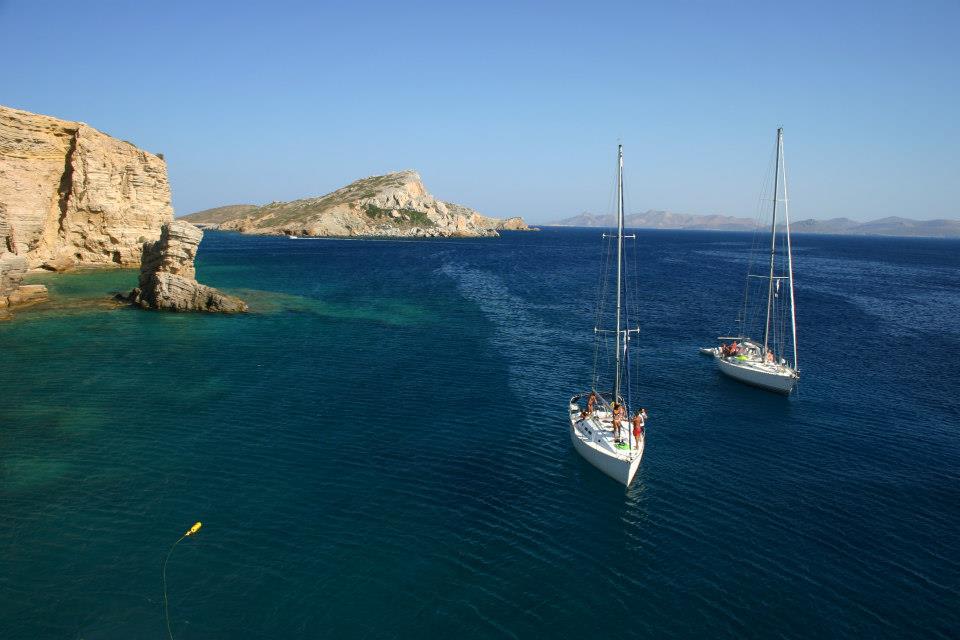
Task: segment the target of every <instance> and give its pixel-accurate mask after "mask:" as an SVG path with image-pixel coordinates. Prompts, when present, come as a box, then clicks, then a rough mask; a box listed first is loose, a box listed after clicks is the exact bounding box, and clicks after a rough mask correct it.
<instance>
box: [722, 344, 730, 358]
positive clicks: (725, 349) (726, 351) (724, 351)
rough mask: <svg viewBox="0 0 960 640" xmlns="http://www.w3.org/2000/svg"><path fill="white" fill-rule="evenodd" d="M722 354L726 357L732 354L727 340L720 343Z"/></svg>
mask: <svg viewBox="0 0 960 640" xmlns="http://www.w3.org/2000/svg"><path fill="white" fill-rule="evenodd" d="M720 355H721V356H722V357H724V358H726V357H727V356H728V355H730V347H729V346H727V343H726V342H721V343H720Z"/></svg>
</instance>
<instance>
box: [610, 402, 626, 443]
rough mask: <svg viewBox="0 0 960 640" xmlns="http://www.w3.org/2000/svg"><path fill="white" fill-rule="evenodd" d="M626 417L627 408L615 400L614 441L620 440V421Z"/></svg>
mask: <svg viewBox="0 0 960 640" xmlns="http://www.w3.org/2000/svg"><path fill="white" fill-rule="evenodd" d="M625 417H626V409H624V408H623V405H622V404H620V403H618V402H615V403H613V441H614V442H620V422H622V421H623V419H624V418H625Z"/></svg>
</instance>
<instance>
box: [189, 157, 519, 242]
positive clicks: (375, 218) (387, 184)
mask: <svg viewBox="0 0 960 640" xmlns="http://www.w3.org/2000/svg"><path fill="white" fill-rule="evenodd" d="M185 219H187V220H189V221H190V222H193V223H196V224H200V225H204V226H207V227H212V228H218V229H224V230H233V231H240V232H242V233H252V234H266V235H294V236H325V237H338V236H358V237H451V236H461V237H476V236H496V235H498V233H497V232H498V230H503V229H508V230H518V231H519V230H529V227H528V226H527V225H526V223H525V222H524V221H523V220H522V219H521V218H509V219H507V220H501V219H498V218H490V217H487V216H484V215H481V214H480V213H477V212H476V211H474V210H473V209H469V208H467V207H464V206H461V205H458V204H454V203H452V202H444V201H443V200H438V199H437V198H434V197H433V196H432V195H430V193H428V192H427V190H426V188H425V187H424V186H423V182H422V181H421V180H420V176H419V175H418V174H417V173H416V172H415V171H400V172H398V173H388V174H386V175H382V176H373V177H370V178H364V179H362V180H357V181H356V182H352V183H350V184H349V185H347V186H345V187H343V188H341V189H337V190H336V191H334V192H332V193H328V194H327V195H325V196H320V197H318V198H307V199H305V200H294V201H292V202H271V203H270V204H267V205H264V206H262V207H252V206H251V205H233V206H231V207H218V208H217V209H210V210H207V211H201V212H198V213H195V214H192V215H189V216H186V217H185Z"/></svg>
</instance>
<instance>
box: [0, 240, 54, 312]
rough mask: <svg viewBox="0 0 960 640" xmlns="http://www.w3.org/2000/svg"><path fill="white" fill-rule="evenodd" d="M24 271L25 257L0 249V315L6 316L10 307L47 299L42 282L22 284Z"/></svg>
mask: <svg viewBox="0 0 960 640" xmlns="http://www.w3.org/2000/svg"><path fill="white" fill-rule="evenodd" d="M0 241H2V238H0ZM0 247H2V244H0ZM26 272H27V259H26V258H24V257H23V256H18V255H15V254H13V253H11V252H9V251H3V250H2V249H0V317H6V316H7V315H8V309H10V308H11V307H16V306H20V305H25V304H30V303H33V302H40V301H42V300H46V299H47V288H46V287H45V286H43V285H42V284H23V276H24V274H25V273H26Z"/></svg>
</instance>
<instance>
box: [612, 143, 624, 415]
mask: <svg viewBox="0 0 960 640" xmlns="http://www.w3.org/2000/svg"><path fill="white" fill-rule="evenodd" d="M622 277H623V145H622V144H620V145H617V328H616V336H617V343H616V344H617V371H616V373H615V374H614V376H613V401H614V402H617V403H618V402H620V358H621V357H622V354H621V352H620V339H621V337H622V336H621V334H620V310H621V304H622V300H621V297H622V291H623V286H622V284H621V279H622Z"/></svg>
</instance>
